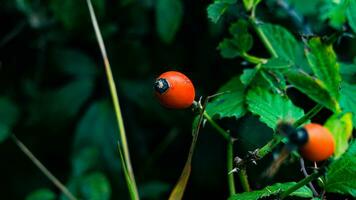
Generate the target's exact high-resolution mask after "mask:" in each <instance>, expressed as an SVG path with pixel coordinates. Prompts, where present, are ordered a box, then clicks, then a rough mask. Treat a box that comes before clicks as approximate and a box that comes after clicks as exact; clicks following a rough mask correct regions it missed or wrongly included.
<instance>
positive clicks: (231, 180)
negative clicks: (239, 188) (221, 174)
mask: <svg viewBox="0 0 356 200" xmlns="http://www.w3.org/2000/svg"><path fill="white" fill-rule="evenodd" d="M233 161H234V151H233V141H230V142H228V143H227V162H226V163H227V171H228V172H231V171H232V169H233ZM227 179H228V184H229V191H230V196H231V195H233V194H235V193H236V189H235V179H234V173H228V175H227Z"/></svg>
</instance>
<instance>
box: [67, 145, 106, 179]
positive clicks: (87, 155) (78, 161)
mask: <svg viewBox="0 0 356 200" xmlns="http://www.w3.org/2000/svg"><path fill="white" fill-rule="evenodd" d="M99 159H100V158H99V150H98V149H97V148H94V147H84V148H82V149H79V151H78V152H75V153H74V155H73V156H72V174H73V176H74V177H79V176H82V175H84V174H85V173H87V172H88V171H90V170H92V169H95V167H96V166H97V165H98V162H99Z"/></svg>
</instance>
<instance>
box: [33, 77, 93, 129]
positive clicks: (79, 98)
mask: <svg viewBox="0 0 356 200" xmlns="http://www.w3.org/2000/svg"><path fill="white" fill-rule="evenodd" d="M93 89H94V83H93V79H91V78H82V79H77V80H74V81H72V82H70V83H68V84H67V85H64V86H62V87H61V88H59V89H51V90H48V91H44V92H43V93H41V95H38V96H37V97H36V98H35V99H34V102H32V105H31V107H30V109H31V114H32V115H31V116H30V117H29V120H30V121H31V122H33V121H35V122H37V121H41V120H46V121H47V122H49V123H58V124H60V123H63V122H67V121H68V120H70V119H71V118H73V117H74V116H75V115H76V114H77V113H78V111H79V110H80V108H81V107H82V105H83V104H84V103H85V101H86V100H87V99H88V98H89V97H90V95H91V93H92V91H93Z"/></svg>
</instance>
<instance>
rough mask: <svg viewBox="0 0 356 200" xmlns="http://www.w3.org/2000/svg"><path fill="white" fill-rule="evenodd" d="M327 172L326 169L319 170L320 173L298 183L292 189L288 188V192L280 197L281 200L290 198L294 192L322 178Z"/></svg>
mask: <svg viewBox="0 0 356 200" xmlns="http://www.w3.org/2000/svg"><path fill="white" fill-rule="evenodd" d="M324 172H325V169H319V170H318V171H316V172H314V173H312V174H311V175H309V176H307V177H305V178H304V179H302V180H300V181H299V182H298V183H296V184H295V185H293V186H292V187H290V188H288V189H287V190H286V191H284V192H283V193H282V194H281V195H280V199H281V200H282V199H285V198H286V197H288V196H289V195H290V194H292V193H293V192H294V191H296V190H298V189H299V188H301V187H303V186H304V185H306V184H308V183H309V182H310V181H313V180H314V179H317V178H319V177H320V176H322V175H323V174H324Z"/></svg>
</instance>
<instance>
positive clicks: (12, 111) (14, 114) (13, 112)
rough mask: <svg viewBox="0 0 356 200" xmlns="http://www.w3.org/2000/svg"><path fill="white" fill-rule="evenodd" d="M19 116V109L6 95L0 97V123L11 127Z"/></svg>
mask: <svg viewBox="0 0 356 200" xmlns="http://www.w3.org/2000/svg"><path fill="white" fill-rule="evenodd" d="M18 118H19V109H18V107H17V106H16V105H15V104H14V103H13V102H12V101H11V99H9V98H7V97H3V96H2V97H0V123H1V124H3V125H5V126H8V127H12V126H13V125H14V124H15V123H16V121H17V120H18Z"/></svg>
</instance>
